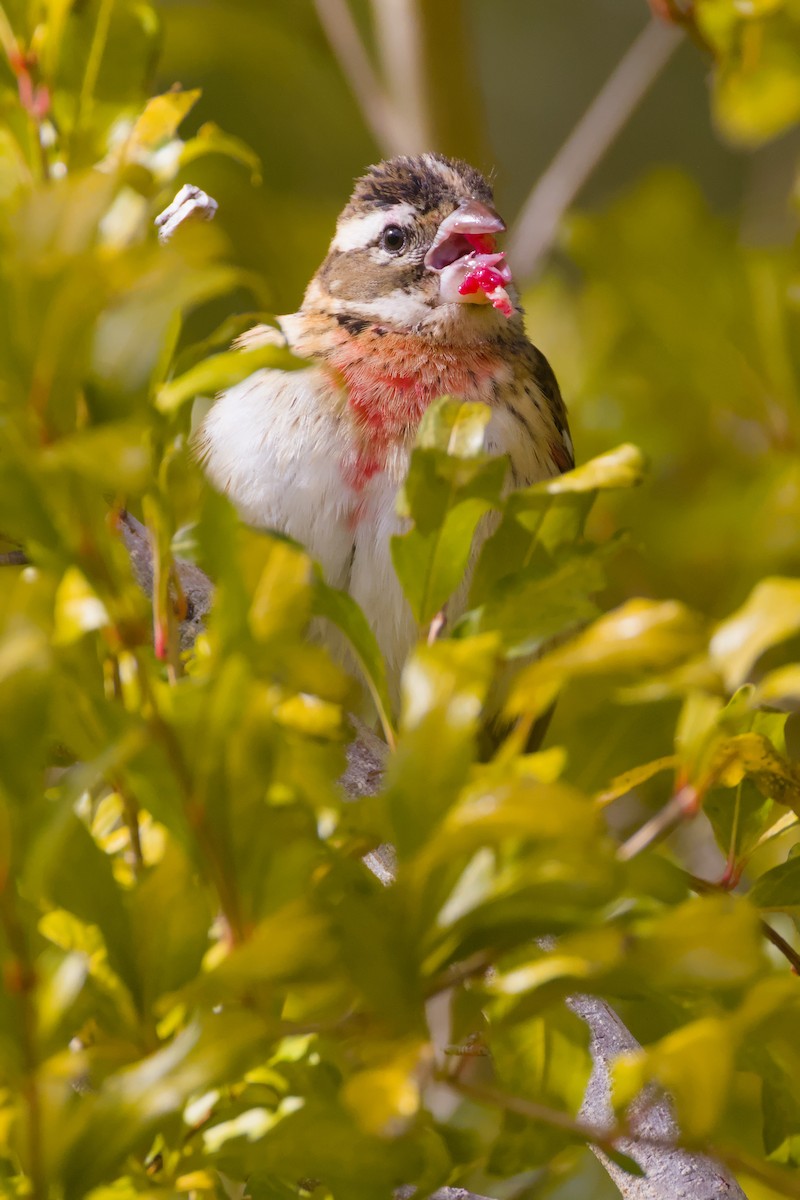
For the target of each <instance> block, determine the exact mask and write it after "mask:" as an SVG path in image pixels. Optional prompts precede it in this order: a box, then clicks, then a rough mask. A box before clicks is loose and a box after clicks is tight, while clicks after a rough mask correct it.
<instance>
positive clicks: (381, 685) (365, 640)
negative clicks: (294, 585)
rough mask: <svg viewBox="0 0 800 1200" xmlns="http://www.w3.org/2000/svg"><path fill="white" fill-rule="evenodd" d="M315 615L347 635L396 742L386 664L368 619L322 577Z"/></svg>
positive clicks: (316, 585) (318, 580) (389, 735)
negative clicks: (325, 619)
mask: <svg viewBox="0 0 800 1200" xmlns="http://www.w3.org/2000/svg"><path fill="white" fill-rule="evenodd" d="M313 611H314V615H315V616H318V617H325V618H327V620H329V621H331V622H332V623H333V624H334V625H335V626H336V628H337V629H339V630H341V632H342V633H343V634H344V635H345V637H346V638H347V640H348V642H349V643H350V646H351V647H352V649H353V651H354V653H355V655H356V657H357V659H358V664H359V666H360V667H361V670H362V672H363V674H364V679H365V681H366V684H367V687H368V688H369V691H370V695H371V696H372V699H373V702H374V704H375V708H376V710H377V712H378V717H379V719H380V722H381V726H382V728H383V731H384V734H385V735H386V737H387V739H388V740H389V741H390V742H391V741H393V740H394V729H393V721H392V703H391V699H390V696H389V683H388V678H387V674H386V664H385V662H384V661H383V656H382V654H381V652H380V648H379V646H378V642H377V639H376V638H375V635H374V633H373V632H372V629H371V628H370V625H369V622H368V621H367V618H366V617H365V616H364V613H363V612H362V611H361V609H360V608H359V606H358V605H357V604H356V602H355V600H353V598H352V596H349V595H348V594H347V592H341V591H338V590H337V589H336V588H332V587H329V586H328V585H327V584H326V583H325V581H324V580H323V579H322V578H321V576H319V575H317V578H316V579H315V581H314V597H313Z"/></svg>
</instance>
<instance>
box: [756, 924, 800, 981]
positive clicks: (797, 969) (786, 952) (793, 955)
mask: <svg viewBox="0 0 800 1200" xmlns="http://www.w3.org/2000/svg"><path fill="white" fill-rule="evenodd" d="M761 932H762V933H763V934H764V937H765V938H766V939H767V941H768V942H772V944H773V946H774V947H775V949H776V950H780V952H781V954H782V955H783V957H784V958H785V959H786V960H787V962H789V963H791V966H792V970H793V971H794V973H795V975H800V954H798V953H797V951H796V950H795V948H794V946H791V945H790V944H789V943H788V942H787V941H786V939H785V938H784V937H781V935H780V934H779V933H778V931H777V929H773V927H772V926H771V925H770V924H768V923H767V922H766V921H764V920H763V919H762V921H761Z"/></svg>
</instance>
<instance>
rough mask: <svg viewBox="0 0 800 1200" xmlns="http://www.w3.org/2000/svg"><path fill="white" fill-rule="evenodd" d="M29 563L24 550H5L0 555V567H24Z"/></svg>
mask: <svg viewBox="0 0 800 1200" xmlns="http://www.w3.org/2000/svg"><path fill="white" fill-rule="evenodd" d="M30 561H31V560H30V559H29V558H28V556H27V554H26V553H25V551H24V550H7V551H6V552H5V554H0V567H26V566H27V565H28V564H29V563H30Z"/></svg>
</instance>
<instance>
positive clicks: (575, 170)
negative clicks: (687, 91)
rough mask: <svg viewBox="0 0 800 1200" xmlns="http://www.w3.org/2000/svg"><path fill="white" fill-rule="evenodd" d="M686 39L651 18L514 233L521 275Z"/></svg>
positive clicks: (512, 246)
mask: <svg viewBox="0 0 800 1200" xmlns="http://www.w3.org/2000/svg"><path fill="white" fill-rule="evenodd" d="M682 40H683V34H682V33H681V31H680V30H679V29H676V28H674V27H672V26H668V25H662V24H659V23H657V22H656V21H651V22H650V23H649V24H648V25H647V26H646V27H645V28H644V29H643V30H642V32H641V33H640V34H639V36H638V37H637V38H636V40H635V41H634V43H633V45H632V46H631V47H630V49H629V50H628V51H627V53H626V54H625V55H624V56H623V58H622V59H621V61H620V62H619V63H618V65H617V66H616V67H615V69H614V71H613V72H612V74H611V75H610V76H609V78H608V79H607V80H606V82H605V83H604V84H603V86H602V88H601V89H600V91H599V92H598V94H597V95H596V96H595V98H594V100H593V101H592V103H591V104H590V105H589V108H588V109H587V110H586V112H585V113H584V115H583V116H582V117H581V119H580V121H579V122H578V124H577V125H576V126H575V128H574V129H573V131H572V133H571V134H570V135H569V137H568V138H567V140H566V141H565V142H564V144H563V146H562V147H561V149H560V150H559V151H558V153H557V154H556V156H555V158H554V159H553V161H552V162H551V163H550V165H549V167H548V168H547V169H546V170H545V172H544V174H543V175H542V176H541V177H540V178H539V180H538V181H537V182H536V184H535V185H534V187H533V189H532V191H531V193H530V195H529V196H528V199H527V200H526V202H525V204H524V205H523V208H522V211H521V212H520V214H519V216H518V217H517V220H516V223H515V225H514V228H513V230H512V233H511V237H510V239H509V258H510V259H511V261H512V262H513V263H514V269H515V271H516V272H517V274H518V275H519V277H520V278H523V279H524V278H526V277H529V276H531V275H533V274H534V272H535V270H536V268H537V266H538V265H539V263H540V261H541V259H542V258H543V257H544V255H545V254H546V253H547V251H548V250H549V249H550V247H551V246H552V244H553V242H554V240H555V236H556V233H557V231H558V226H559V222H560V221H561V218H562V217H563V216H564V213H565V212H566V210H567V209H568V208H569V206H570V204H571V203H572V201H573V200H574V199H575V197H576V196H577V194H578V192H579V191H580V190H581V188H582V187H583V185H584V184H585V183H586V180H587V179H588V178H589V176H590V175H591V174H592V172H593V171H594V169H595V167H596V166H597V164H598V163H599V162H600V160H601V159H602V158H603V156H604V155H605V154H606V152H607V151H608V149H609V147H610V146H611V145H612V144H613V142H614V141H615V139H616V138H617V136H618V135H619V133H620V131H621V130H622V129H623V128H624V126H625V125H626V124H627V122H628V121H629V120H630V118H631V117H632V116H633V114H634V112H635V111H636V109H637V107H638V105H639V103H640V102H641V100H642V98H643V97H644V96H645V95H646V93H647V92H648V90H649V89H650V88H651V87H652V85H653V84H654V83H655V81H656V79H657V78H658V76H659V75H660V74H661V72H662V71H663V69H664V67H665V66H666V65H667V63H668V62H669V60H670V58H671V57H672V55H673V54H674V52H675V50H676V49H677V47H678V46H679V45H680V43H681V41H682Z"/></svg>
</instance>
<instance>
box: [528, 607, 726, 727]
mask: <svg viewBox="0 0 800 1200" xmlns="http://www.w3.org/2000/svg"><path fill="white" fill-rule="evenodd" d="M703 640H704V639H703V631H702V625H701V623H700V621H699V620H698V618H697V617H696V616H695V615H694V614H693V613H691V612H690V611H689V609H687V608H686V607H685V606H684V605H682V604H679V603H677V601H661V602H659V601H653V600H629V601H627V603H625V604H623V605H621V606H620V607H619V608H617V609H614V610H613V611H612V612H610V613H606V614H605V615H604V616H602V617H600V618H599V619H598V620H597V621H595V622H594V624H592V625H590V626H589V628H588V629H586V630H585V631H584V632H583V633H580V634H578V636H577V637H575V638H573V639H572V640H570V641H568V642H566V643H565V644H564V645H562V646H559V647H558V648H557V649H555V650H552V651H551V652H550V653H549V654H546V655H544V657H543V658H541V659H539V660H538V661H537V662H535V663H532V664H531V666H530V667H528V668H527V670H526V671H524V672H523V674H522V675H521V676H520V677H519V679H518V680H517V682H516V683H515V685H514V688H513V690H512V693H511V696H510V699H509V702H508V706H507V709H508V713H509V715H511V716H518V715H520V714H521V713H523V712H533V713H541V712H544V711H545V710H546V709H547V708H548V707H549V706H550V704H551V703H552V701H553V698H554V697H555V695H556V693H557V692H558V690H559V688H560V687H561V686H562V685H563V684H564V683H565V682H566V681H567V680H569V679H574V678H578V677H581V676H591V675H616V674H624V675H630V674H635V673H637V672H642V671H657V670H664V669H666V668H668V667H670V666H672V665H674V663H675V662H677V661H679V660H680V659H683V658H686V657H688V656H689V655H690V654H692V653H694V652H696V651H697V650H698V649H699V648H700V647H701V645H702V644H703Z"/></svg>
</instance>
